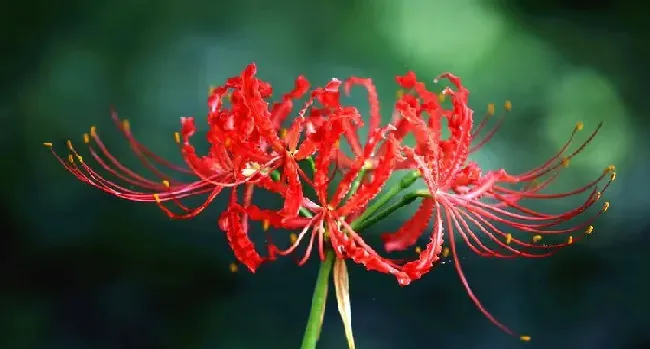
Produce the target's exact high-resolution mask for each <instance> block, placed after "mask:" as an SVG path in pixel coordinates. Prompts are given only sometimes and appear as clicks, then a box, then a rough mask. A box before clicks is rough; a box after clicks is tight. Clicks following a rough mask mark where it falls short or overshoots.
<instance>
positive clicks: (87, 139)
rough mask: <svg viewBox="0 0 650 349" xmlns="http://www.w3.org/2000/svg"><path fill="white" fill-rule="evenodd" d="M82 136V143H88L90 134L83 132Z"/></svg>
mask: <svg viewBox="0 0 650 349" xmlns="http://www.w3.org/2000/svg"><path fill="white" fill-rule="evenodd" d="M83 137H84V143H86V144H88V143H90V135H88V134H87V133H84V134H83Z"/></svg>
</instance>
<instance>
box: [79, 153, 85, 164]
mask: <svg viewBox="0 0 650 349" xmlns="http://www.w3.org/2000/svg"><path fill="white" fill-rule="evenodd" d="M77 160H79V163H80V164H83V162H84V158H83V157H82V156H81V155H77Z"/></svg>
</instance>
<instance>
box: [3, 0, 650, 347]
mask: <svg viewBox="0 0 650 349" xmlns="http://www.w3.org/2000/svg"><path fill="white" fill-rule="evenodd" d="M635 4H636V3H633V2H630V1H628V2H625V1H618V2H614V1H609V2H608V1H601V2H598V1H596V2H594V1H578V0H574V1H563V2H555V1H550V2H549V1H515V2H499V1H489V0H485V1H479V0H458V1H442V0H439V1H432V0H430V1H427V0H403V1H389V0H377V1H360V0H358V1H341V0H335V1H328V2H323V1H298V0H281V1H275V2H266V1H261V0H241V1H231V2H221V1H201V0H185V1H175V0H161V1H146V0H130V1H126V0H114V1H103V0H97V1H92V2H90V1H67V2H46V1H38V0H36V1H22V2H13V3H11V4H5V5H3V10H2V14H0V23H1V24H0V26H1V28H2V30H1V31H0V38H1V40H2V41H1V42H2V47H3V50H2V51H3V55H2V58H0V59H1V60H2V63H3V64H2V65H0V73H1V74H2V75H1V76H2V83H3V90H2V93H1V94H0V102H1V104H0V122H1V123H2V127H1V128H0V132H1V138H0V142H2V152H3V153H2V160H3V164H4V167H5V169H4V171H2V187H3V189H2V191H3V193H4V194H5V199H3V200H2V208H3V210H2V213H3V214H4V215H5V219H4V220H3V222H4V223H5V224H4V226H5V228H4V229H3V232H2V233H1V234H0V239H1V247H0V248H1V254H0V268H1V269H0V270H1V274H0V277H1V278H0V348H7V349H22V348H47V349H49V348H52V349H54V348H66V349H77V348H80V349H81V348H84V349H85V348H89V349H91V348H92V349H109V348H139V349H145V348H175V349H176V348H184V349H192V348H205V349H248V348H297V347H298V346H299V343H300V339H301V336H302V331H303V329H304V321H305V319H306V317H307V312H308V310H309V308H308V307H309V304H310V297H311V290H312V286H313V282H314V279H315V275H316V266H317V263H315V261H312V263H310V264H309V265H308V266H306V267H303V268H298V267H296V266H295V265H294V263H293V261H292V259H291V258H288V259H286V260H282V261H280V262H277V263H274V264H272V265H265V266H264V267H263V268H261V269H260V270H259V272H258V273H256V274H255V275H253V274H250V273H248V272H246V271H243V270H242V271H240V272H239V273H237V274H231V273H229V270H228V265H229V263H230V262H231V261H232V260H233V256H232V254H231V252H230V251H229V249H228V247H227V245H226V242H225V239H224V238H223V235H222V233H221V231H220V230H219V229H218V227H217V225H216V220H217V217H218V214H219V212H220V210H221V209H222V208H223V207H224V203H223V202H222V201H221V202H217V203H215V204H214V205H213V206H212V207H211V208H210V209H208V210H206V212H205V213H204V214H202V215H201V216H200V217H199V218H197V219H195V220H193V221H182V222H178V221H170V220H169V219H167V217H166V216H164V215H163V214H162V213H161V212H160V211H159V210H158V208H157V207H156V206H155V205H146V204H137V203H131V202H126V201H122V200H118V199H115V198H112V197H110V196H108V195H106V194H103V193H101V192H99V191H97V190H94V189H92V188H90V187H88V186H85V185H83V184H82V183H80V182H78V181H76V180H75V179H74V178H73V177H72V176H71V175H69V174H68V173H67V172H65V171H64V170H63V169H62V168H61V167H60V166H59V164H58V163H57V162H56V161H55V160H54V159H53V158H52V157H51V155H50V154H49V152H48V151H47V150H46V149H44V148H43V147H42V145H41V143H42V142H43V141H51V142H55V146H57V147H58V149H59V150H62V151H63V152H64V153H65V144H64V141H65V140H66V139H67V138H72V139H74V140H76V141H77V142H80V140H81V133H82V132H87V130H88V127H89V126H90V125H91V124H95V125H97V126H98V128H99V130H100V132H101V134H102V136H103V138H104V140H105V142H106V143H107V144H108V146H109V147H110V148H111V150H113V151H114V152H115V154H117V155H118V156H119V157H120V158H121V159H129V160H128V161H126V162H127V163H136V161H134V158H133V157H132V156H131V157H130V155H131V154H130V153H129V149H128V146H127V144H126V142H124V140H123V139H122V138H121V137H120V135H119V133H118V132H117V130H115V129H114V128H113V127H112V124H111V122H110V118H109V106H110V105H114V106H115V107H116V108H117V110H118V112H119V113H120V115H121V116H122V117H127V118H129V119H130V120H131V124H132V128H133V131H134V133H135V134H136V136H137V137H138V138H139V139H140V140H141V141H142V142H143V143H145V144H147V145H149V146H151V148H153V149H155V150H156V151H158V152H159V153H160V154H163V155H165V156H166V157H168V158H171V159H174V160H180V156H179V155H178V152H177V148H176V146H175V144H174V142H173V137H172V133H173V132H174V131H176V130H177V129H178V127H179V117H180V116H188V115H194V116H197V117H198V119H199V120H202V116H204V115H205V111H206V104H205V97H206V94H207V89H208V86H209V85H215V84H219V83H221V82H222V81H223V79H224V78H226V77H229V76H232V75H236V74H238V73H239V72H240V71H241V69H242V68H243V67H244V66H245V64H247V63H249V62H251V61H256V62H257V63H258V66H259V70H260V76H261V77H262V78H264V79H267V80H269V81H271V82H272V83H273V84H274V87H275V91H277V92H282V91H285V90H286V89H288V88H290V87H291V86H292V82H293V79H294V78H295V77H296V76H297V75H299V74H306V75H307V77H308V78H309V79H310V81H311V82H312V83H313V84H316V85H321V84H324V83H325V82H326V81H328V80H329V79H330V78H331V77H341V78H344V77H347V76H349V75H358V76H371V77H372V78H373V79H374V81H375V83H376V84H377V85H378V90H379V92H380V96H382V103H383V110H384V118H385V120H388V118H389V117H390V105H391V102H392V101H393V96H394V92H395V88H396V86H395V84H394V82H393V81H394V80H393V78H394V76H395V75H396V74H402V73H404V72H405V71H407V70H409V69H412V70H415V71H416V72H418V74H420V76H421V77H423V78H426V80H430V79H431V78H433V77H434V76H436V75H437V74H438V73H440V72H443V71H452V72H454V73H455V74H457V75H459V76H461V77H462V78H463V81H464V83H465V84H466V86H467V87H468V88H469V89H470V90H471V91H472V97H471V103H472V105H473V106H474V108H475V109H476V110H477V113H479V114H480V112H482V111H483V110H484V109H485V106H486V104H487V103H490V102H495V103H497V105H499V104H501V103H502V102H503V101H504V100H505V99H510V100H512V101H513V104H514V110H513V112H512V113H510V114H509V115H508V120H507V122H506V124H505V126H504V127H503V128H502V130H501V131H500V133H499V134H498V136H497V137H496V138H495V139H494V140H493V141H492V142H491V143H489V145H488V146H487V147H486V148H485V149H483V150H482V151H481V152H479V153H478V154H477V155H476V156H475V157H474V159H475V160H476V161H478V162H479V163H480V164H481V165H482V166H484V167H485V168H496V167H505V168H507V169H510V170H512V171H513V172H517V171H523V170H525V169H528V168H530V167H531V166H533V165H535V164H538V163H540V161H542V160H543V159H544V158H545V157H547V156H549V155H550V154H551V153H553V152H554V151H555V150H556V149H558V148H559V146H560V145H561V144H562V143H563V142H564V140H565V139H566V137H568V135H569V133H570V132H571V130H572V128H573V127H574V125H575V123H576V122H577V121H584V123H585V129H586V130H590V129H593V128H594V127H595V126H596V124H597V123H598V122H599V121H601V120H602V121H604V122H605V126H604V128H603V130H602V132H601V134H600V135H599V136H598V138H597V139H596V140H595V142H593V144H592V145H591V146H590V147H589V148H588V149H587V150H585V151H584V153H583V154H582V155H581V156H580V157H578V158H577V159H576V160H575V161H573V162H572V166H571V167H570V168H569V169H567V170H566V173H565V174H564V175H563V177H562V179H561V183H560V184H558V185H557V186H555V187H554V189H556V190H561V189H567V188H571V187H575V186H577V185H579V184H580V183H585V182H586V181H588V180H590V179H592V178H594V177H595V176H597V175H598V174H599V173H600V171H601V170H602V169H603V168H604V167H605V166H607V165H609V164H610V163H615V164H616V165H617V168H618V181H617V182H616V183H615V185H614V186H613V187H612V188H611V190H610V191H609V192H608V193H607V199H608V200H610V201H611V203H612V206H611V208H610V210H609V212H608V213H607V214H606V215H605V216H604V217H602V218H601V219H599V221H598V222H597V225H596V231H595V233H594V235H593V237H592V238H591V239H589V241H584V242H582V243H580V244H578V245H576V246H574V247H572V248H570V249H567V250H564V251H562V252H561V253H559V254H557V255H556V256H555V257H553V258H550V259H545V260H536V261H526V260H515V261H499V260H485V259H479V258H477V257H475V256H473V255H472V254H471V252H470V251H465V250H463V251H462V252H461V253H462V254H463V256H464V259H463V263H464V264H463V265H464V268H465V271H466V274H467V277H468V278H469V279H470V282H471V284H472V286H473V288H474V290H475V292H476V293H477V294H478V295H479V297H480V298H481V299H482V300H483V302H484V304H485V305H486V307H487V308H488V309H489V310H490V311H492V312H493V314H494V315H496V316H497V317H498V318H499V319H500V320H502V321H503V322H505V323H506V324H508V325H510V326H511V327H512V328H514V329H515V330H518V331H523V332H525V333H527V334H530V335H531V336H532V337H533V341H532V342H531V343H527V344H522V343H520V342H519V341H518V340H517V339H515V338H512V337H509V336H508V335H506V334H504V333H503V332H501V331H499V330H498V329H497V328H496V327H495V326H492V325H491V324H490V323H489V322H488V321H487V320H486V319H485V318H484V317H483V316H482V315H481V314H480V313H479V312H478V311H477V310H476V309H475V308H474V306H473V304H472V303H471V301H470V300H469V299H468V298H467V296H466V294H465V292H464V290H463V288H462V286H461V285H460V283H459V282H458V278H457V277H456V275H455V272H454V270H453V266H452V265H451V264H450V263H446V264H443V265H441V266H439V267H438V268H436V269H435V270H434V271H432V272H431V273H430V274H428V275H427V276H426V277H425V278H424V279H422V280H420V281H418V282H415V283H413V284H412V285H411V286H409V287H404V288H402V287H399V286H398V285H397V283H396V281H395V279H394V278H392V277H390V276H386V275H380V274H377V273H367V272H365V271H364V270H363V269H362V268H359V267H356V266H355V267H352V268H351V274H352V275H351V287H352V290H351V292H352V294H351V297H352V308H353V324H354V331H355V335H356V339H357V346H358V348H360V349H368V348H372V349H382V348H386V349H401V348H403V349H408V348H489V349H492V348H497V349H506V348H519V347H522V346H527V347H534V348H556V349H560V348H593V349H600V348H602V349H617V348H622V349H635V348H639V349H641V348H650V320H649V319H650V318H649V317H648V313H649V312H650V298H649V297H648V294H649V293H650V282H649V280H648V276H650V273H649V272H648V268H649V266H650V254H649V252H650V248H649V246H650V245H649V243H650V238H649V235H648V222H649V219H648V207H649V199H648V195H649V194H650V189H648V186H647V185H648V176H647V175H646V173H647V172H646V171H648V170H650V162H648V161H647V159H646V157H645V156H644V155H645V151H644V150H643V149H647V147H648V143H649V142H648V137H647V135H648V130H649V128H648V118H647V115H648V114H647V113H648V110H650V102H649V100H648V98H647V91H646V90H645V88H644V87H645V86H646V81H647V79H646V78H647V76H650V75H648V74H647V73H648V69H647V67H646V66H647V62H648V59H649V58H650V54H649V52H650V49H649V45H648V44H647V42H649V40H648V37H647V36H646V35H645V33H644V31H643V29H644V28H647V19H646V18H645V17H644V10H643V8H642V6H643V5H642V4H641V3H640V2H639V5H635ZM635 6H636V7H635ZM644 76H645V78H644ZM278 94H279V93H276V95H278ZM364 98H365V96H364V94H363V93H362V92H361V91H359V92H358V93H355V94H354V95H353V97H352V101H351V103H353V104H355V105H357V106H359V107H360V108H361V109H362V110H366V106H365V99H364ZM197 124H199V125H201V126H204V125H202V123H201V122H198V123H197ZM582 136H583V137H584V136H586V135H582ZM129 161H131V162H129ZM571 203H575V202H572V201H570V200H569V201H566V202H561V203H559V204H555V205H554V206H546V207H545V209H548V210H551V211H553V210H556V211H559V210H561V209H563V208H566V207H569V205H570V204H571ZM565 205H566V206H565ZM408 213H409V212H408V210H406V211H405V212H403V214H402V215H401V216H394V217H391V219H390V220H387V221H386V222H385V224H384V225H383V226H376V227H374V228H373V229H371V230H370V231H368V235H374V236H377V235H378V234H379V233H381V232H383V231H386V230H392V229H395V228H396V227H398V226H399V224H400V223H401V222H402V220H403V218H404V217H405V216H406V215H407V214H408ZM369 239H370V240H374V243H376V242H377V241H376V240H377V239H372V238H369ZM344 347H345V340H344V336H343V330H342V325H341V323H340V320H339V319H338V313H337V311H336V306H335V304H330V307H329V308H328V311H327V314H326V318H325V326H324V330H323V335H322V339H321V342H320V346H319V348H325V349H328V348H344Z"/></svg>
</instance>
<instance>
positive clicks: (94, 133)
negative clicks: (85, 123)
mask: <svg viewBox="0 0 650 349" xmlns="http://www.w3.org/2000/svg"><path fill="white" fill-rule="evenodd" d="M96 136H97V127H95V126H90V137H96Z"/></svg>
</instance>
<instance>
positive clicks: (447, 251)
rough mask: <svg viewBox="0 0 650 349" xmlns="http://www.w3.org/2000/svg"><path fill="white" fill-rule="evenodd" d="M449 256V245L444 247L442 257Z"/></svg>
mask: <svg viewBox="0 0 650 349" xmlns="http://www.w3.org/2000/svg"><path fill="white" fill-rule="evenodd" d="M447 257H449V247H445V248H443V249H442V258H447Z"/></svg>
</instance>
